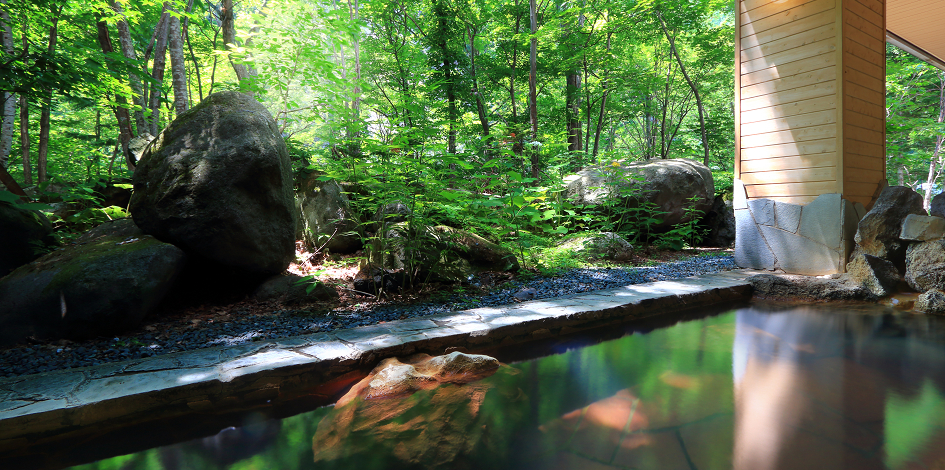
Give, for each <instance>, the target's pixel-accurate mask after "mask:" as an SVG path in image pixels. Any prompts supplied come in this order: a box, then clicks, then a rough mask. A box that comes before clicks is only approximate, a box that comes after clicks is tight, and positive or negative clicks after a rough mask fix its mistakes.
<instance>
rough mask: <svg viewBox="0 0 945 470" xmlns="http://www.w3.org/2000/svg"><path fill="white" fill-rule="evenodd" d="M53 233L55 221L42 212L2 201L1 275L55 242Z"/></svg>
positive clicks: (0, 227)
mask: <svg viewBox="0 0 945 470" xmlns="http://www.w3.org/2000/svg"><path fill="white" fill-rule="evenodd" d="M52 232H53V229H52V224H50V223H49V219H47V218H46V216H44V215H43V214H42V213H40V212H38V211H31V210H26V209H23V208H20V207H18V206H17V205H15V204H10V203H8V202H0V277H3V276H6V275H7V274H9V273H10V271H13V270H14V269H16V268H17V267H19V266H22V265H24V264H26V263H29V262H30V261H33V260H34V259H36V258H38V257H39V255H40V254H42V253H41V252H42V251H43V250H44V249H45V247H47V246H52V245H55V244H56V239H55V238H53V236H52Z"/></svg>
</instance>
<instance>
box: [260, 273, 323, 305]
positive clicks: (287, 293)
mask: <svg viewBox="0 0 945 470" xmlns="http://www.w3.org/2000/svg"><path fill="white" fill-rule="evenodd" d="M302 279H303V278H302V276H298V275H296V274H289V275H287V276H283V275H278V276H273V277H271V278H269V279H268V280H266V282H263V283H262V284H260V286H259V287H257V288H256V291H255V292H254V293H253V298H254V299H256V300H257V301H260V302H265V301H267V300H276V301H279V302H281V303H283V304H285V305H298V304H301V303H307V302H324V301H329V300H335V299H337V298H338V292H337V291H335V289H333V288H332V287H331V286H329V285H327V284H325V283H324V282H319V283H317V284H315V285H314V287H313V286H312V282H310V281H302ZM309 288H311V290H309Z"/></svg>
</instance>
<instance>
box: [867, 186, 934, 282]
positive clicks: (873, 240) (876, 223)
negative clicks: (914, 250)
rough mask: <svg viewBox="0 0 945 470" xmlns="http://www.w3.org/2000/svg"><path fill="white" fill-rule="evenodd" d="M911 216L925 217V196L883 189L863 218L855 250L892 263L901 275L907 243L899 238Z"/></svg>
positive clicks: (894, 188)
mask: <svg viewBox="0 0 945 470" xmlns="http://www.w3.org/2000/svg"><path fill="white" fill-rule="evenodd" d="M909 214H917V215H926V213H925V209H923V208H922V196H920V195H919V194H918V193H916V192H915V191H913V190H912V189H911V188H908V187H905V186H889V187H887V188H885V189H883V192H882V193H880V194H879V198H878V199H877V200H876V203H875V204H874V205H873V208H872V209H870V211H869V212H867V213H866V215H865V216H863V218H862V219H860V223H859V224H858V225H857V230H856V237H855V238H854V240H856V244H857V247H856V250H854V252H853V255H852V256H854V257H855V256H856V255H858V254H860V253H865V254H868V255H873V256H878V257H880V258H883V259H886V260H889V261H892V263H893V264H894V265H896V268H898V269H899V271H900V272H902V271H903V270H904V269H905V255H906V245H907V244H906V243H904V242H903V241H902V240H900V239H899V234H900V233H901V231H902V223H903V222H904V221H905V220H906V216H908V215H909Z"/></svg>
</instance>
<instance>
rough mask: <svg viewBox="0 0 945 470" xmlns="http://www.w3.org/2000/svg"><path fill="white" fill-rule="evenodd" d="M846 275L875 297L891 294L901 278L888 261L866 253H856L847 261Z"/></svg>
mask: <svg viewBox="0 0 945 470" xmlns="http://www.w3.org/2000/svg"><path fill="white" fill-rule="evenodd" d="M847 276H848V277H850V278H851V279H852V280H853V281H855V282H857V283H859V284H860V285H862V286H863V287H866V288H867V289H869V290H870V292H872V293H873V294H875V295H876V296H877V297H886V296H887V295H892V294H893V293H894V292H896V288H897V286H898V285H899V282H900V281H901V280H902V276H900V275H899V270H898V269H896V266H895V265H893V264H892V263H891V262H890V261H887V260H884V259H882V258H877V257H876V256H873V255H867V254H859V255H856V256H855V257H854V258H853V260H852V261H850V262H849V263H847Z"/></svg>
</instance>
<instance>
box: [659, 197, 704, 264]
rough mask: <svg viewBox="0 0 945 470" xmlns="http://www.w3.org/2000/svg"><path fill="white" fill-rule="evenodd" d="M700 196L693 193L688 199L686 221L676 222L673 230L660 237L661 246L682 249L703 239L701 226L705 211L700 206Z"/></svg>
mask: <svg viewBox="0 0 945 470" xmlns="http://www.w3.org/2000/svg"><path fill="white" fill-rule="evenodd" d="M699 201H700V198H699V196H697V195H693V196H691V197H689V198H688V199H686V202H687V204H686V207H685V209H684V220H685V221H684V222H680V223H678V224H676V225H675V226H674V227H673V229H672V230H670V231H669V232H667V233H666V234H664V235H663V236H662V237H660V240H659V244H660V246H663V247H666V248H670V249H673V250H677V251H678V250H682V249H683V248H684V247H685V246H686V245H688V246H690V247H693V246H696V243H698V242H699V240H701V239H702V236H703V230H702V229H701V228H700V227H699V221H700V220H701V219H702V215H703V213H704V212H703V211H702V210H700V209H699V208H698V204H699Z"/></svg>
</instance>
